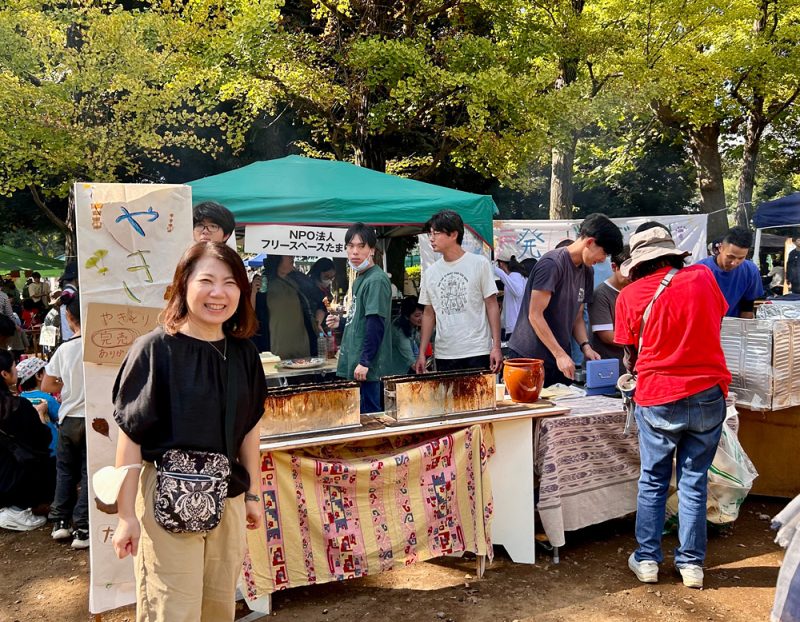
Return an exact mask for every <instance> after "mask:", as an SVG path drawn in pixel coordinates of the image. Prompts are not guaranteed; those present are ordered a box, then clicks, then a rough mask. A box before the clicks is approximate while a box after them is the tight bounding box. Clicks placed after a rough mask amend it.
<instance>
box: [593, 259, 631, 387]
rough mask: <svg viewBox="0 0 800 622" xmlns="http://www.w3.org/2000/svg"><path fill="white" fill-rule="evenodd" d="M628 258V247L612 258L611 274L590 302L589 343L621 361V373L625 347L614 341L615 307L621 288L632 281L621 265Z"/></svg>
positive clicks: (623, 370)
mask: <svg viewBox="0 0 800 622" xmlns="http://www.w3.org/2000/svg"><path fill="white" fill-rule="evenodd" d="M627 258H628V251H627V248H626V249H625V250H624V251H623V252H621V253H620V254H619V255H616V256H614V258H613V259H612V260H611V276H610V277H609V278H607V279H606V280H605V281H603V282H602V283H600V285H598V286H597V287H596V288H595V290H594V293H593V294H592V301H591V302H590V303H589V324H590V325H591V330H592V334H591V336H590V337H589V345H591V346H592V350H594V351H595V352H597V353H598V354H599V355H600V356H602V357H603V358H604V359H617V360H618V361H619V373H620V375H622V374H624V373H625V366H624V365H623V363H622V357H623V348H622V346H618V345H616V344H615V343H614V317H615V313H614V309H615V308H616V305H617V296H619V292H620V290H621V289H622V288H623V287H625V286H626V285H627V284H628V283H630V279H628V278H626V277H624V276H622V273H621V272H620V271H619V267H620V266H621V265H622V262H623V261H625V260H626V259H627Z"/></svg>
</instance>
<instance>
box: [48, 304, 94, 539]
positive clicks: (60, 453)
mask: <svg viewBox="0 0 800 622" xmlns="http://www.w3.org/2000/svg"><path fill="white" fill-rule="evenodd" d="M66 318H67V321H68V322H69V325H70V328H71V329H72V332H73V337H72V339H70V340H69V341H65V342H64V343H62V344H61V345H60V346H59V348H58V349H57V350H56V351H55V353H54V354H53V358H51V359H50V362H49V363H48V364H47V367H45V375H44V378H43V379H42V391H46V392H47V393H61V408H60V409H59V411H58V419H59V429H58V444H57V447H56V494H55V499H53V504H52V506H51V508H50V518H51V519H52V520H53V532H52V534H51V535H52V537H53V539H54V540H63V539H66V538H69V537H72V548H73V549H85V548H88V547H89V495H88V480H87V477H86V406H85V391H84V382H83V343H82V341H81V306H80V300H79V299H78V294H77V293H76V294H75V295H74V296H72V298H71V299H70V301H69V303H68V304H67V305H66ZM70 523H71V525H70Z"/></svg>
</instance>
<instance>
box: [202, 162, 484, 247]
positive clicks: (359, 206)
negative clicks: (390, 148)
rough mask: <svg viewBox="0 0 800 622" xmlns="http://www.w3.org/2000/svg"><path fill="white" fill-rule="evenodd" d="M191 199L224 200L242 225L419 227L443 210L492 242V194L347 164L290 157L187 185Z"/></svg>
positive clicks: (256, 164)
mask: <svg viewBox="0 0 800 622" xmlns="http://www.w3.org/2000/svg"><path fill="white" fill-rule="evenodd" d="M188 185H189V186H191V187H192V201H193V202H194V203H195V204H196V203H199V202H201V201H217V202H219V203H222V204H223V205H225V207H227V208H228V209H229V210H231V212H233V214H234V216H235V217H236V222H237V224H242V223H262V224H263V223H292V224H320V225H327V224H351V223H353V222H357V221H363V222H366V223H368V224H371V225H390V226H395V225H419V224H421V223H424V222H425V221H426V220H428V218H430V217H431V216H432V215H433V214H435V213H436V212H438V211H439V210H443V209H451V210H454V211H456V212H458V213H459V214H460V215H461V217H462V218H463V219H464V223H465V224H466V225H467V226H469V227H470V228H471V229H472V230H473V231H475V233H477V234H478V235H479V236H480V237H482V238H483V239H484V240H485V241H486V242H488V243H489V244H491V243H492V216H493V214H494V213H495V211H496V207H495V204H494V201H493V200H492V197H490V196H487V195H480V194H471V193H469V192H462V191H460V190H452V189H450V188H444V187H442V186H435V185H433V184H426V183H424V182H421V181H415V180H412V179H405V178H403V177H397V176H395V175H387V174H386V173H380V172H378V171H373V170H371V169H368V168H362V167H359V166H355V165H353V164H349V163H347V162H338V161H334V160H317V159H313V158H305V157H303V156H288V157H286V158H279V159H276V160H265V161H262V162H255V163H253V164H250V165H248V166H243V167H242V168H238V169H235V170H232V171H228V172H226V173H220V174H219V175H212V176H210V177H204V178H202V179H198V180H195V181H192V182H189V184H188Z"/></svg>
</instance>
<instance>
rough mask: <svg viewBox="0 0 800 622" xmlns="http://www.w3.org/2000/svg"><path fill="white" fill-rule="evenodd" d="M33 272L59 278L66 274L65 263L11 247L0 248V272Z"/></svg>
mask: <svg viewBox="0 0 800 622" xmlns="http://www.w3.org/2000/svg"><path fill="white" fill-rule="evenodd" d="M13 270H33V271H34V272H39V273H41V275H42V276H45V277H48V276H59V275H60V274H61V273H62V272H64V262H62V261H59V260H58V259H52V258H50V257H42V256H41V255H37V254H36V253H31V252H29V251H24V250H20V249H16V248H11V247H9V246H0V272H11V271H13Z"/></svg>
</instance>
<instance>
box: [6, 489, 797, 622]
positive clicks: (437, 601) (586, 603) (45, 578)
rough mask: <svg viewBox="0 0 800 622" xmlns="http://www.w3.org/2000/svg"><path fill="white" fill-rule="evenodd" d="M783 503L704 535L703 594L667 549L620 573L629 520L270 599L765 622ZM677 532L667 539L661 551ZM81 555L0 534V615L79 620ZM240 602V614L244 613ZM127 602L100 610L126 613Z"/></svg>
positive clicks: (401, 612) (336, 610)
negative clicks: (547, 545)
mask: <svg viewBox="0 0 800 622" xmlns="http://www.w3.org/2000/svg"><path fill="white" fill-rule="evenodd" d="M785 503H786V502H784V501H781V500H775V499H766V498H758V497H755V498H750V499H748V500H747V501H746V503H745V505H744V506H743V507H742V513H741V515H740V517H739V520H738V521H737V522H736V524H735V526H734V528H733V529H732V530H730V531H729V532H727V533H717V532H713V531H712V532H709V547H708V559H707V570H706V580H705V585H706V587H705V589H703V590H690V589H687V588H685V587H684V586H683V585H682V584H681V582H680V577H679V575H677V574H675V573H674V572H673V571H672V567H671V562H672V558H671V554H668V557H667V559H666V561H665V563H664V564H663V565H662V569H661V577H660V582H659V583H658V584H655V585H644V584H641V583H639V582H637V581H636V579H635V578H634V577H633V575H632V574H631V572H630V571H629V570H628V568H627V565H626V560H627V557H628V555H629V554H630V552H631V551H632V550H633V547H634V538H633V526H634V523H633V518H632V517H627V518H624V519H619V520H615V521H609V522H607V523H604V524H602V525H597V526H594V527H589V528H587V529H583V530H581V531H577V532H572V533H568V534H567V546H566V547H565V548H563V549H562V551H561V563H560V564H558V565H555V564H553V563H552V560H551V558H550V556H549V555H547V554H545V553H542V554H541V555H540V556H539V557H537V563H536V564H535V565H521V564H514V563H512V562H511V561H510V560H509V558H508V557H507V555H506V554H505V552H504V550H503V549H502V548H501V547H496V548H495V560H494V563H493V564H491V565H490V566H488V568H487V570H486V575H485V577H484V579H483V580H481V581H477V580H475V564H474V560H471V559H465V558H460V559H457V558H445V559H440V560H436V561H432V562H427V563H423V564H418V565H416V566H411V567H409V568H404V569H402V570H397V571H393V572H390V573H386V574H384V575H380V576H376V577H368V578H365V579H357V580H354V581H350V582H346V583H335V584H327V585H319V586H314V587H309V588H296V589H292V590H287V591H284V592H280V593H278V594H276V595H274V597H273V608H274V614H273V616H274V617H276V618H278V619H280V618H282V619H284V620H295V619H297V620H304V621H306V620H324V621H326V622H345V621H347V622H351V621H352V620H402V621H403V622H423V621H426V622H427V621H430V622H438V621H439V620H442V621H447V620H453V621H457V622H461V621H470V622H489V621H492V622H494V621H498V622H499V621H508V622H511V621H513V620H518V621H520V622H521V621H523V620H542V621H552V622H555V621H603V622H610V621H617V620H619V621H623V620H624V621H631V620H686V621H694V620H731V621H742V622H753V621H756V620H768V619H769V611H770V608H771V606H772V600H773V598H774V595H775V582H776V580H777V576H778V568H779V566H780V561H781V559H782V557H783V553H782V551H781V549H779V547H778V546H777V545H776V544H775V543H774V542H773V538H774V534H773V532H772V531H770V529H769V518H768V517H772V516H774V515H775V514H777V513H778V512H779V511H780V510H781V509H782V508H783V506H784V505H785ZM675 543H676V538H675V536H668V537H666V538H665V543H664V544H665V546H664V550H665V553H666V552H667V551H668V550H671V549H672V548H674V546H675ZM88 573H89V568H88V556H87V554H86V552H85V551H73V550H72V549H70V548H69V546H68V545H64V544H59V543H56V542H53V541H52V540H51V539H50V527H49V525H48V526H47V527H43V528H41V529H39V530H36V531H33V532H27V533H17V532H12V531H6V530H0V622H12V621H19V622H27V621H29V620H31V621H34V620H45V621H47V622H62V621H72V620H81V621H83V620H87V619H88V617H89V613H88V580H89V576H88ZM244 613H245V610H244V609H242V610H241V612H240V616H241V615H244ZM134 617H135V616H134V614H133V608H124V609H119V610H116V611H114V612H109V613H106V614H104V615H103V616H102V619H103V620H104V621H107V622H123V621H131V622H132V621H133V620H134Z"/></svg>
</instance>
